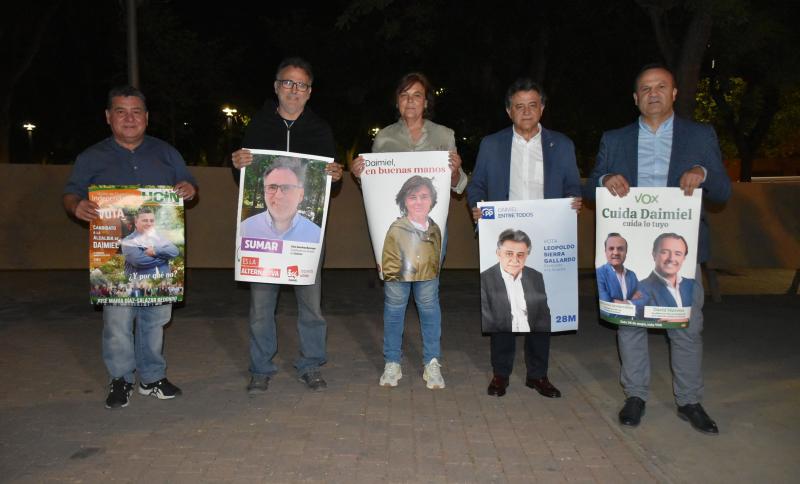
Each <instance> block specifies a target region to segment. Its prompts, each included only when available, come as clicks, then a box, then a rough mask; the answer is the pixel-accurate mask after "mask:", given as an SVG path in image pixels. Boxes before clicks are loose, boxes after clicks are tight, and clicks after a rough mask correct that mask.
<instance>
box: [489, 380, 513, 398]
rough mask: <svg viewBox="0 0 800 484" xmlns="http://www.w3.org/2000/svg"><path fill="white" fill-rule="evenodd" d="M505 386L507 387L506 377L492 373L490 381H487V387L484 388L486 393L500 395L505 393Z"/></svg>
mask: <svg viewBox="0 0 800 484" xmlns="http://www.w3.org/2000/svg"><path fill="white" fill-rule="evenodd" d="M506 388H508V377H505V376H500V375H494V376H493V377H492V381H490V382H489V388H488V389H487V390H486V393H488V394H489V395H495V396H498V397H502V396H503V395H505V394H506Z"/></svg>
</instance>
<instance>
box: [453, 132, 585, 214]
mask: <svg viewBox="0 0 800 484" xmlns="http://www.w3.org/2000/svg"><path fill="white" fill-rule="evenodd" d="M512 137H513V131H512V128H511V126H509V127H508V128H506V129H503V130H501V131H498V132H497V133H494V134H490V135H489V136H486V137H485V138H483V140H481V146H480V149H479V150H478V158H477V161H476V162H475V171H473V172H472V179H471V180H470V182H469V185H467V200H468V201H469V206H470V207H474V206H475V205H476V204H477V203H478V202H480V201H486V202H489V201H504V200H508V185H509V181H510V177H511V139H512ZM542 158H543V161H544V198H565V197H578V196H580V194H581V178H580V174H579V173H578V165H577V162H576V161H575V145H574V144H573V143H572V141H571V140H570V139H569V138H567V137H566V136H565V135H563V134H561V133H559V132H557V131H551V130H549V129H545V128H542Z"/></svg>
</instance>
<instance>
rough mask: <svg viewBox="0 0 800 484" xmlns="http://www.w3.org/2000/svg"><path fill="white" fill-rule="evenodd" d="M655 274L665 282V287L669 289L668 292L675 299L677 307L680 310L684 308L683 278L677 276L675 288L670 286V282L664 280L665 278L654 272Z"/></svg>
mask: <svg viewBox="0 0 800 484" xmlns="http://www.w3.org/2000/svg"><path fill="white" fill-rule="evenodd" d="M653 274H655V275H656V276H657V277H658V278H659V279H661V282H663V283H664V285H665V286H666V287H667V291H669V293H670V294H672V298H673V299H675V306H676V307H679V308H680V307H683V301H682V300H681V282H683V277H681V276H680V275H678V276H677V277H678V280H677V281H676V283H675V285H674V286H673V285H672V284H670V282H669V281H668V280H666V279H664V277H663V276H662V275H661V274H659V273H658V272H656V271H653Z"/></svg>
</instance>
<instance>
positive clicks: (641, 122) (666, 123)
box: [639, 112, 675, 134]
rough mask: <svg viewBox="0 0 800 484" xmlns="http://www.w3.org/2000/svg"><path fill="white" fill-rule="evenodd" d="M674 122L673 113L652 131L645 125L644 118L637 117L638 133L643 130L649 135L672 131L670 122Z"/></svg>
mask: <svg viewBox="0 0 800 484" xmlns="http://www.w3.org/2000/svg"><path fill="white" fill-rule="evenodd" d="M674 120H675V113H674V112H673V113H672V114H670V116H669V118H667V119H666V120H665V121H664V122H663V123H661V125H660V126H659V127H658V129H656V130H655V131H653V130H652V129H650V126H648V125H647V123H645V122H644V117H643V116H639V130H640V131H641V130H645V131H646V132H648V133H650V134H657V133H662V132H664V131H665V130H668V129H672V122H673V121H674Z"/></svg>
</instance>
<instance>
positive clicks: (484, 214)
mask: <svg viewBox="0 0 800 484" xmlns="http://www.w3.org/2000/svg"><path fill="white" fill-rule="evenodd" d="M481 218H483V219H494V207H493V206H488V207H481Z"/></svg>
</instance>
